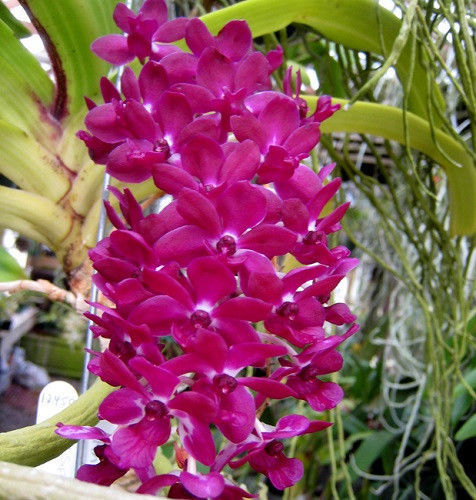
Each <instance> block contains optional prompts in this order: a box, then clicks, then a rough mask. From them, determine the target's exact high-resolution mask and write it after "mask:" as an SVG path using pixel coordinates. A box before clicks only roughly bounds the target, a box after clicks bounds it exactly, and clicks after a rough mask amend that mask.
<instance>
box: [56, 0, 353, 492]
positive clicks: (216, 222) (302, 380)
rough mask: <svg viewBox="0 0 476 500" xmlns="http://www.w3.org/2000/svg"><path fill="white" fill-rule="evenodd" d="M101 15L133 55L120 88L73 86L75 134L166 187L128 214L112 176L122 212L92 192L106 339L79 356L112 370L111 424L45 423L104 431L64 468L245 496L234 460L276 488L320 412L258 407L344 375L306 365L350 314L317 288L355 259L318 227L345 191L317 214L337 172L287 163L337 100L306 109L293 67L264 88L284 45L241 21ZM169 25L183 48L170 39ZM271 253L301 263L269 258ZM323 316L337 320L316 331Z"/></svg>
mask: <svg viewBox="0 0 476 500" xmlns="http://www.w3.org/2000/svg"><path fill="white" fill-rule="evenodd" d="M114 19H115V21H116V23H117V25H118V26H119V28H120V29H121V30H123V32H124V34H123V35H107V36H104V37H102V38H100V39H98V40H96V41H95V42H94V43H93V45H92V49H93V50H94V51H95V53H96V54H98V55H99V56H100V57H102V58H103V59H105V60H106V61H109V62H111V63H113V64H117V65H124V64H126V63H128V62H129V61H131V60H133V59H135V58H138V60H139V62H140V63H141V64H142V66H141V70H140V73H139V76H138V77H136V75H135V74H134V72H133V71H132V69H131V68H130V67H127V66H126V67H125V69H124V72H123V74H122V77H121V93H122V95H121V93H120V92H119V91H118V90H117V89H116V88H115V87H114V86H113V85H112V84H111V83H110V82H109V80H108V79H106V78H103V79H102V80H101V90H102V95H103V98H104V104H100V105H96V104H95V103H94V102H92V101H91V100H87V104H88V107H89V113H88V114H87V117H86V120H85V123H86V127H87V129H88V131H81V132H79V133H78V135H79V137H80V138H81V139H82V140H83V141H84V142H85V143H86V145H87V147H88V148H89V151H90V155H91V157H92V158H93V159H94V160H95V161H96V162H97V163H100V164H104V165H105V166H106V171H107V172H109V173H110V174H111V176H112V177H114V178H116V179H118V180H119V181H125V182H129V183H139V182H142V181H145V180H147V179H149V178H152V179H153V181H154V183H155V185H156V186H157V188H158V189H159V190H161V191H163V192H164V193H167V194H169V195H171V198H172V200H173V201H171V202H170V204H168V205H166V206H165V208H163V209H162V210H161V211H160V212H159V213H153V214H149V215H144V213H143V211H142V209H141V206H140V205H139V204H138V202H137V201H136V200H135V198H134V197H133V195H132V194H131V192H130V191H129V190H128V189H124V190H123V191H120V190H118V189H117V188H112V187H111V188H110V189H111V192H112V193H113V194H114V196H115V197H116V198H117V199H118V202H119V206H120V212H121V213H120V214H119V213H117V212H116V211H115V210H114V209H113V208H112V205H111V204H110V203H109V202H106V210H107V214H108V217H109V219H110V221H111V223H112V224H113V225H114V226H115V229H114V230H113V231H112V232H111V234H110V235H109V236H108V237H106V238H104V239H103V240H102V241H100V242H99V243H98V245H97V247H96V248H94V249H93V250H91V251H90V257H91V260H92V262H93V266H94V269H95V270H96V274H95V275H94V277H93V279H94V282H95V284H96V285H97V286H98V288H99V289H100V291H101V292H102V294H103V295H104V297H105V298H106V299H108V301H107V303H108V304H111V305H104V304H99V303H98V304H95V306H96V308H97V310H98V311H100V313H98V314H92V313H88V314H86V316H87V317H88V318H90V319H92V320H93V322H94V323H95V326H93V332H94V335H95V336H96V337H103V338H105V339H108V340H109V344H108V347H107V349H106V350H104V352H93V355H94V357H93V358H92V361H91V362H90V364H89V369H90V371H91V372H92V373H94V374H95V375H97V376H99V377H100V378H101V379H102V380H103V381H105V382H106V383H108V384H110V385H112V386H114V387H119V389H117V390H116V391H115V392H112V393H111V394H110V395H108V396H107V397H106V398H105V399H104V401H103V402H102V403H101V405H100V407H99V411H98V416H99V418H100V419H105V420H107V421H109V422H111V423H112V424H115V425H116V427H115V430H114V431H113V432H112V433H106V432H105V431H103V430H101V429H99V428H96V427H79V426H68V425H63V424H58V429H57V433H58V434H60V435H61V436H64V437H66V438H70V439H96V440H99V441H100V442H101V443H102V444H100V445H99V446H97V447H96V448H95V453H96V455H97V457H98V459H99V463H97V464H95V465H83V466H82V467H81V468H80V469H79V471H78V474H77V477H78V478H79V479H82V480H86V481H91V482H94V483H99V484H103V485H110V484H111V483H112V482H113V481H115V480H116V479H117V478H119V477H121V476H122V475H124V474H125V473H126V472H127V471H128V470H130V469H133V470H134V471H135V472H136V474H137V476H138V478H139V479H140V481H141V483H142V484H141V486H140V487H139V489H138V492H139V493H152V494H153V493H156V492H158V491H159V490H160V489H161V488H163V487H170V488H169V490H168V496H169V498H219V499H227V500H233V499H241V498H243V497H247V498H250V497H252V496H253V495H251V494H250V493H248V492H246V491H245V490H244V489H242V488H240V487H239V486H237V485H235V484H234V483H233V482H232V481H231V480H230V479H229V478H228V477H227V474H226V470H229V469H226V470H225V467H227V466H228V467H230V468H232V469H235V468H237V467H241V466H242V465H243V464H245V463H248V464H249V465H250V466H251V467H252V468H253V469H254V470H256V471H258V472H260V473H263V474H265V475H266V476H267V477H268V478H269V480H270V481H271V483H272V484H273V485H274V486H275V487H276V488H278V489H284V488H287V487H289V486H291V485H293V484H295V483H296V482H297V481H298V480H299V479H300V478H301V476H302V474H303V465H302V463H301V462H300V461H299V460H297V459H295V458H288V457H287V456H286V455H285V452H284V444H283V440H285V439H288V438H291V437H294V436H299V435H303V434H306V433H314V432H316V431H319V430H321V429H324V428H326V427H327V426H328V425H330V424H328V423H327V422H323V421H320V420H309V419H308V418H306V417H304V416H302V415H287V416H285V417H283V418H281V419H280V420H279V421H278V422H277V423H276V425H275V426H271V425H267V424H265V423H264V422H262V421H260V416H261V413H262V411H263V409H264V408H265V407H266V405H267V404H269V402H270V401H271V400H275V399H276V400H280V399H284V398H296V399H301V400H305V401H307V402H308V403H309V405H310V406H311V407H312V409H313V410H315V411H316V412H323V411H325V410H328V409H330V408H333V407H335V406H336V405H337V404H338V403H339V402H340V400H341V399H342V397H343V391H342V389H341V388H340V387H339V386H338V385H337V384H335V383H333V382H329V381H325V380H323V379H322V376H325V375H327V374H330V373H332V372H336V371H338V370H339V369H340V368H341V366H342V356H341V355H340V354H339V353H338V352H337V351H336V348H337V346H338V345H339V344H340V343H341V342H343V341H344V340H345V339H347V338H348V337H349V336H350V335H352V334H353V333H354V332H355V331H356V330H357V329H358V325H356V324H354V320H355V316H354V315H353V314H352V313H351V312H350V311H349V309H348V307H347V306H346V305H345V304H343V303H334V304H329V302H330V294H331V292H332V291H333V289H334V288H335V287H336V286H337V285H338V283H339V282H340V281H341V280H342V279H343V278H344V277H345V275H346V273H347V272H348V271H349V270H351V269H352V268H354V267H355V266H356V264H357V260H356V259H353V258H351V257H350V256H349V253H350V252H349V250H348V249H347V248H345V247H343V246H336V247H334V248H330V247H329V244H328V235H329V234H331V233H334V232H335V231H338V230H339V229H340V227H341V226H340V223H339V221H340V219H341V218H342V217H343V215H344V214H345V212H346V209H347V207H348V204H347V203H346V204H343V205H341V206H338V207H337V208H335V209H334V210H333V211H330V213H328V212H326V213H327V214H326V215H324V214H323V210H324V207H325V206H326V205H327V204H328V202H329V201H330V200H331V198H332V197H333V196H334V194H335V193H336V192H337V190H338V189H339V186H340V184H341V182H340V180H339V179H334V180H332V181H330V182H327V183H326V178H327V177H328V176H329V174H330V172H331V170H332V165H331V166H326V167H323V168H321V170H320V171H319V173H314V172H313V170H312V169H311V168H309V167H308V166H306V165H305V164H303V163H302V160H304V159H305V158H306V157H308V156H309V154H310V151H311V150H312V149H313V148H314V147H315V146H316V144H317V143H318V141H319V138H320V130H319V127H320V123H321V122H322V121H323V120H324V119H326V118H328V117H329V116H331V115H332V114H333V112H334V111H336V109H338V107H337V106H333V105H332V104H331V101H330V98H329V97H327V96H324V97H321V98H320V99H319V100H318V104H317V109H316V111H315V112H314V113H312V114H310V113H309V110H308V107H307V105H306V101H305V100H303V99H302V98H301V97H300V95H299V90H300V86H301V83H300V81H299V78H297V82H296V86H295V90H294V91H293V89H292V75H291V70H288V72H287V73H286V77H285V81H284V92H279V91H274V90H271V80H270V75H271V73H272V72H273V71H274V70H275V69H276V68H277V67H278V66H279V65H280V64H281V62H282V50H281V48H280V47H278V48H277V49H276V50H273V51H271V52H268V53H267V54H266V55H263V54H262V53H260V52H257V51H254V50H253V46H252V36H251V32H250V29H249V27H248V26H247V24H246V23H245V22H244V21H232V22H229V23H228V24H227V25H226V26H224V27H223V29H222V30H221V31H220V32H219V33H218V35H216V36H213V35H212V34H211V33H210V32H209V31H208V29H207V27H206V26H205V24H204V23H203V22H202V21H201V20H199V19H186V18H178V19H174V20H171V21H167V7H166V4H165V2H164V0H146V2H145V3H144V4H143V6H142V8H141V9H140V11H139V13H138V14H135V13H133V12H132V11H131V10H129V9H128V8H127V7H126V6H125V5H124V4H122V3H120V4H118V5H117V7H116V9H115V12H114ZM181 39H185V43H186V45H187V47H188V50H182V48H180V46H179V45H178V44H174V43H173V42H176V41H178V40H181ZM287 254H290V255H291V256H293V257H294V258H295V259H296V260H297V261H298V262H299V263H300V264H302V266H301V267H297V268H295V269H293V270H291V271H289V272H287V273H282V272H280V271H279V269H280V265H281V264H282V262H283V258H284V256H285V255H287ZM326 323H329V324H332V325H338V326H342V325H348V326H347V327H346V328H347V329H346V331H345V333H342V334H340V335H332V336H328V335H326V333H325V329H324V326H325V324H326ZM170 346H172V348H171V347H170ZM212 430H213V433H212ZM214 434H215V436H214ZM171 438H173V439H174V442H175V450H176V462H177V467H178V468H177V470H176V471H172V472H170V473H168V474H161V475H156V472H155V470H154V466H153V462H154V457H155V456H156V453H157V449H158V448H159V447H160V446H161V445H163V444H164V443H167V442H168V441H169V440H170V439H171ZM217 445H218V450H217ZM197 462H199V463H200V464H202V466H203V467H200V470H201V471H206V472H201V473H200V472H197V465H198V464H197Z"/></svg>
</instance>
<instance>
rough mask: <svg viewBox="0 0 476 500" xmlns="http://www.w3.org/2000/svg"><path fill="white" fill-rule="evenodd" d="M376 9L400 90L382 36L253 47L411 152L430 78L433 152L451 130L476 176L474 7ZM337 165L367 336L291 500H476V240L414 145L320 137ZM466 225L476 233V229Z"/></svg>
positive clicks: (426, 109)
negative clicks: (419, 102) (416, 90)
mask: <svg viewBox="0 0 476 500" xmlns="http://www.w3.org/2000/svg"><path fill="white" fill-rule="evenodd" d="M26 3H30V4H31V5H33V6H34V5H35V2H34V1H32V2H26ZM40 3H41V2H40ZM234 3H238V2H234V1H231V0H199V1H194V0H193V1H192V0H175V1H174V2H173V6H172V8H173V9H174V14H175V15H177V16H178V15H185V16H195V15H205V14H207V13H209V12H213V11H215V10H217V9H221V8H224V7H227V6H230V5H232V4H234ZM361 3H366V4H369V5H375V9H376V13H377V21H378V19H379V15H378V12H380V11H378V9H377V4H378V2H373V1H370V0H369V2H361ZM380 4H381V6H383V7H384V8H385V9H387V10H388V11H391V12H392V13H393V14H394V15H395V16H396V17H397V18H399V19H402V26H404V28H405V29H404V30H403V28H402V30H401V32H402V31H405V32H404V33H403V35H405V37H404V38H400V39H398V43H403V45H404V46H405V50H406V51H407V54H409V58H408V67H407V68H406V71H407V72H408V74H409V75H410V76H409V77H407V78H406V79H405V80H404V79H399V77H398V75H397V73H396V71H395V70H394V68H393V63H394V62H396V61H397V60H398V56H399V54H400V52H399V50H400V51H401V49H402V47H396V45H397V42H396V43H395V45H394V46H393V47H392V46H385V43H384V39H385V36H384V35H385V33H383V31H382V30H383V29H384V28H383V22H382V25H379V23H378V22H377V26H378V28H379V33H378V36H379V39H380V41H381V45H382V47H381V49H382V50H381V51H380V52H381V55H379V54H376V53H374V52H372V53H371V52H364V51H360V50H355V49H353V48H350V47H349V46H347V45H342V44H340V43H337V42H336V41H333V40H330V39H329V38H326V37H325V36H323V35H322V34H321V33H319V32H318V31H316V30H314V29H313V28H311V27H309V25H307V24H299V23H293V24H291V25H289V26H287V27H286V28H283V29H281V30H280V31H277V32H274V33H269V34H265V35H262V36H260V37H258V38H256V40H255V42H256V45H257V47H258V48H260V49H262V50H265V49H266V50H269V49H271V48H273V47H275V46H276V45H277V44H280V45H281V46H282V47H283V49H284V53H285V64H284V65H283V67H282V68H280V70H279V71H278V73H277V75H276V85H277V86H279V85H281V82H282V78H283V76H284V72H285V70H286V67H287V66H289V65H293V66H294V67H295V68H298V69H300V71H301V75H302V77H303V82H304V87H305V89H304V91H303V93H304V94H308V95H316V93H317V95H320V94H329V95H332V96H333V97H338V98H342V99H348V100H350V101H351V102H352V100H355V99H359V100H362V101H367V102H370V103H380V104H387V105H391V106H395V107H398V108H400V109H402V110H403V123H402V126H403V129H404V134H405V136H406V137H407V139H408V136H407V134H408V129H409V127H408V112H409V98H410V93H411V92H412V91H413V89H412V88H411V85H412V82H413V84H415V81H416V80H415V79H414V78H413V72H414V70H415V67H416V65H417V64H418V65H421V66H422V67H423V69H424V71H423V79H422V78H421V75H419V79H418V81H417V84H418V85H420V86H424V90H425V92H424V94H425V96H426V101H425V102H424V103H423V114H424V115H425V117H426V118H427V120H428V122H429V124H430V136H429V137H428V142H430V141H433V142H434V143H435V145H434V147H435V148H436V149H438V147H439V146H438V142H437V141H435V140H434V139H435V134H436V129H441V130H442V131H444V132H445V133H446V134H448V135H449V136H451V137H452V138H453V140H454V141H456V143H457V144H458V145H459V146H460V147H461V148H462V149H463V150H464V151H465V153H466V154H467V155H468V157H469V158H470V159H471V163H472V166H471V168H474V158H475V154H474V146H475V144H476V120H475V106H476V87H475V82H476V55H475V51H474V30H475V24H476V23H475V19H474V16H473V11H472V9H473V8H474V6H473V5H472V3H471V1H470V0H455V1H447V0H435V1H428V0H420V1H418V0H412V1H407V2H404V1H400V0H386V1H384V2H380ZM0 5H2V4H0ZM40 11H41V9H40ZM7 14H8V13H7ZM7 14H6V13H5V12H4V9H2V10H0V19H3V20H4V21H5V22H6V23H7V24H8V23H10V24H8V25H9V26H10V28H11V29H12V30H13V31H14V33H15V35H16V36H17V37H22V36H25V33H24V32H23V31H22V28H23V26H22V25H18V23H17V24H15V21H14V20H12V19H10V18H9V17H8V15H7ZM361 35H362V34H361ZM389 62H390V64H388V63H389ZM100 69H101V68H100ZM91 85H92V84H91ZM79 90H84V89H82V88H81V89H79ZM79 90H78V89H77V92H76V93H77V94H78V92H79ZM441 96H442V97H443V100H441ZM70 122H71V123H68V124H67V125H66V126H67V127H69V126H70V127H72V128H74V127H76V128H77V127H79V126H80V125H79V123H80V120H79V118H78V119H71V120H70ZM66 147H67V148H68V147H69V146H68V145H66ZM440 153H441V154H442V155H445V154H446V153H445V152H444V151H442V152H441V151H440ZM80 156H81V155H80ZM83 156H84V155H83ZM69 157H70V158H73V155H71V154H70V155H69ZM74 158H76V159H77V158H79V157H74ZM79 159H81V161H83V160H84V158H83V157H81V158H79ZM78 161H79V160H78ZM84 161H85V160H84ZM331 161H333V162H336V164H337V168H336V169H335V171H334V173H335V175H336V176H340V177H342V178H343V180H344V189H343V190H342V197H345V198H347V199H350V200H351V201H352V208H351V209H350V211H349V213H348V215H347V216H346V219H345V221H344V222H345V224H344V226H345V227H344V229H345V233H346V238H347V244H348V245H349V246H350V247H351V248H352V249H353V253H354V255H355V256H358V257H359V258H360V259H361V266H360V267H359V268H358V269H357V270H356V271H355V273H354V274H353V275H352V277H351V278H350V280H349V281H348V282H347V283H346V286H345V287H344V288H343V289H342V290H341V292H340V293H342V294H344V296H345V298H346V300H347V302H349V303H350V304H351V306H352V308H353V310H354V311H355V312H356V314H357V315H358V317H359V321H360V323H361V330H360V332H359V333H358V334H357V335H355V338H354V340H353V341H351V342H347V344H346V345H345V346H344V347H343V354H344V358H345V364H344V369H343V370H342V372H341V373H340V374H339V376H338V377H337V376H335V377H333V380H335V381H338V382H339V383H340V384H341V385H342V386H343V388H344V390H345V394H346V396H345V399H344V401H343V402H342V404H341V405H340V406H339V408H337V409H335V410H333V411H331V412H328V414H327V415H325V417H326V418H328V419H330V420H331V421H332V422H334V424H335V425H334V426H333V427H332V428H330V429H329V430H327V431H325V432H322V433H318V434H316V435H315V436H311V437H309V436H304V437H300V438H295V439H294V440H293V441H292V442H291V445H290V446H291V448H292V450H291V452H293V453H295V454H296V456H297V457H298V458H301V459H302V460H303V462H304V464H305V475H304V478H303V479H302V480H301V481H300V482H299V483H298V484H297V485H296V486H295V487H293V488H291V489H290V490H288V491H286V492H285V493H284V498H286V499H288V500H289V499H294V498H303V499H308V498H309V499H311V498H349V499H352V498H358V499H372V498H377V497H378V498H389V499H406V498H408V499H413V498H421V499H429V498H431V499H436V498H458V499H459V498H462V499H464V498H476V489H475V486H474V482H475V479H476V475H475V469H474V464H473V463H472V462H474V458H473V457H474V451H473V448H472V446H474V438H475V436H476V419H475V416H474V409H475V406H476V405H475V399H476V394H475V392H476V362H475V360H474V348H475V333H476V309H475V303H474V261H475V259H474V244H475V241H474V236H473V235H466V236H456V237H452V236H450V232H449V227H450V222H449V204H448V193H447V189H448V188H447V183H446V182H445V174H444V172H443V170H442V168H441V165H439V164H437V163H436V162H435V161H434V160H432V159H431V158H429V157H428V156H426V155H424V154H423V153H420V152H417V151H416V150H413V149H411V148H410V146H409V141H408V140H407V141H404V143H403V144H400V143H396V142H393V141H389V140H387V139H384V138H382V137H378V136H371V135H363V134H357V133H352V134H345V133H334V134H332V135H324V136H323V137H322V141H321V145H320V146H319V149H318V150H317V151H316V152H315V154H314V155H313V157H312V164H310V165H311V166H313V167H314V168H316V169H317V168H319V165H323V164H326V163H329V162H331ZM451 161H453V160H451ZM84 165H86V164H84ZM81 168H84V169H85V170H86V171H87V169H88V168H90V167H88V166H83V167H81ZM78 171H79V167H78ZM95 189H96V191H95V193H96V195H97V192H98V190H97V188H95ZM144 193H147V190H145V191H144ZM86 217H87V216H86ZM469 217H472V218H473V222H472V223H471V224H473V225H474V217H476V214H474V213H471V212H470V213H469ZM471 224H470V225H471ZM340 238H342V236H340ZM340 243H344V242H342V241H340ZM265 411H266V414H265V418H267V419H268V420H269V422H270V423H274V422H275V421H276V420H277V419H278V418H279V417H280V416H282V415H283V414H285V413H289V412H295V413H302V414H305V415H307V416H308V417H314V415H312V413H313V412H312V411H311V410H310V409H309V408H306V407H305V406H304V405H300V404H299V405H297V407H296V406H291V404H290V403H286V402H283V403H280V404H279V405H277V406H275V407H273V408H267V409H266V410H265ZM172 453H173V450H172V449H171V448H170V449H165V450H164V454H165V455H169V456H172ZM239 474H241V475H240V476H239V477H238V478H237V479H238V480H239V481H241V482H245V483H247V484H248V485H249V486H251V487H256V486H258V487H259V488H260V489H261V492H262V497H263V498H279V497H280V493H279V492H277V491H272V490H268V487H269V485H266V484H258V485H256V481H257V480H258V479H257V478H256V477H255V476H253V475H252V474H251V473H250V471H249V470H245V471H240V472H239Z"/></svg>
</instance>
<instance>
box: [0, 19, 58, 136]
mask: <svg viewBox="0 0 476 500" xmlns="http://www.w3.org/2000/svg"><path fill="white" fill-rule="evenodd" d="M18 44H19V42H18V40H16V39H15V38H14V37H13V35H12V33H11V31H10V30H9V28H8V27H7V26H5V24H3V23H2V22H1V21H0V47H1V49H2V53H1V57H0V89H1V92H0V119H2V120H5V121H7V122H9V123H12V124H14V125H16V126H17V127H19V128H21V129H22V130H25V131H28V132H29V133H31V134H32V135H34V136H35V137H37V138H38V140H39V141H40V142H41V141H42V138H43V136H45V135H46V136H48V135H50V134H52V133H53V134H54V131H53V129H54V124H53V123H51V121H49V120H47V119H45V110H46V108H45V106H49V105H50V103H51V97H52V89H53V86H52V83H51V82H50V81H49V79H48V77H47V76H46V74H45V73H44V72H43V70H42V68H41V67H40V66H39V65H38V63H36V62H34V61H32V59H31V58H32V56H31V54H29V53H28V52H26V51H25V50H24V49H22V48H21V44H20V46H19V45H18ZM25 68H26V69H27V71H30V70H31V77H29V75H28V73H26V72H25ZM42 75H43V76H42ZM44 76H46V79H47V80H44V78H43V77H44Z"/></svg>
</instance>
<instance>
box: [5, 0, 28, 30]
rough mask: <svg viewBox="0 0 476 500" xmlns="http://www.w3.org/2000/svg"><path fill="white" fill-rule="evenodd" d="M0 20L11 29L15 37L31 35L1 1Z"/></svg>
mask: <svg viewBox="0 0 476 500" xmlns="http://www.w3.org/2000/svg"><path fill="white" fill-rule="evenodd" d="M0 20H1V21H3V22H4V23H5V24H6V25H7V26H8V27H9V28H10V29H11V30H12V31H13V34H14V35H15V37H16V38H24V37H26V36H30V35H31V33H30V32H29V31H28V30H27V28H26V27H25V26H23V24H22V23H21V22H20V21H19V20H18V19H17V18H16V17H15V16H14V15H13V14H12V13H11V12H10V9H9V8H8V7H7V6H6V5H5V4H3V3H2V2H1V1H0Z"/></svg>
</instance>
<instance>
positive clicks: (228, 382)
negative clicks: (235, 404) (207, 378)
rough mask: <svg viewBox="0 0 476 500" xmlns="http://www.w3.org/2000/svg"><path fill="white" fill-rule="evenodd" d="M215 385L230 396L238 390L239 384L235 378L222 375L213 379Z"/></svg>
mask: <svg viewBox="0 0 476 500" xmlns="http://www.w3.org/2000/svg"><path fill="white" fill-rule="evenodd" d="M213 383H214V384H215V385H216V386H217V387H218V388H219V389H220V390H221V392H222V393H223V394H229V393H230V392H233V391H234V390H235V389H236V386H237V385H238V382H237V381H236V379H235V378H233V377H231V376H230V375H226V374H225V373H222V374H220V375H216V376H215V378H214V379H213Z"/></svg>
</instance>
